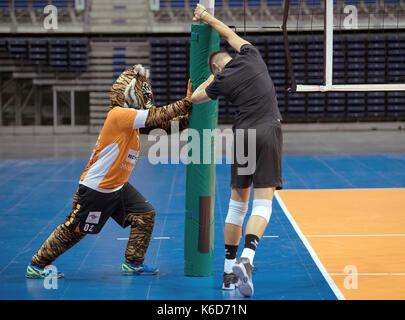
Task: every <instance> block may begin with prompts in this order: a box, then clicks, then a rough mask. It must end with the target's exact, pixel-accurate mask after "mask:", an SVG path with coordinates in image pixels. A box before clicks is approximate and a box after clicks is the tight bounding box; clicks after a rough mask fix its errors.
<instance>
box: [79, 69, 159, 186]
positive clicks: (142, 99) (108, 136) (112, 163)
mask: <svg viewBox="0 0 405 320" xmlns="http://www.w3.org/2000/svg"><path fill="white" fill-rule="evenodd" d="M148 75H149V74H148V70H146V69H145V68H143V67H142V66H141V65H135V66H134V67H133V68H130V69H128V70H126V71H125V72H123V73H122V74H121V75H120V77H119V78H118V79H117V81H116V82H115V83H114V85H113V86H112V88H111V92H110V100H111V110H110V112H109V113H108V115H107V119H106V120H105V123H104V126H103V129H102V130H101V133H100V136H99V137H98V139H97V142H96V145H95V147H94V150H93V154H92V156H91V158H90V160H89V162H88V164H87V166H86V168H85V170H84V172H83V174H82V176H81V177H80V183H81V184H83V185H85V186H86V187H89V188H91V189H93V190H97V191H100V192H114V191H116V190H118V189H120V188H121V187H122V185H123V184H124V183H126V182H127V181H128V179H129V176H130V175H131V172H132V170H133V168H134V166H135V163H136V160H137V158H138V154H139V148H140V145H139V128H143V127H145V121H146V118H147V116H148V109H149V108H150V107H151V106H152V99H153V94H152V90H151V85H150V81H149V79H148Z"/></svg>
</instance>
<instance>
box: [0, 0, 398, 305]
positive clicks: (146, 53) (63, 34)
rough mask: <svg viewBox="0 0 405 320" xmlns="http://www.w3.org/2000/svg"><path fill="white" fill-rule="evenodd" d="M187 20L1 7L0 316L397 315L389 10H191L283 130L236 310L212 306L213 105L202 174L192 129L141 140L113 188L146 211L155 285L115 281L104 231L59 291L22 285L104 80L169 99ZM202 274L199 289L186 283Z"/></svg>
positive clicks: (281, 4) (75, 261) (117, 244)
mask: <svg viewBox="0 0 405 320" xmlns="http://www.w3.org/2000/svg"><path fill="white" fill-rule="evenodd" d="M197 3H198V1H192V0H119V1H110V0H87V1H86V0H0V16H1V19H0V33H1V35H0V71H1V73H0V247H1V248H2V250H1V251H0V300H243V299H250V300H385V299H388V300H404V299H405V250H404V249H405V133H404V130H405V1H404V0H374V1H373V0H358V1H356V0H350V1H349V0H347V1H345V0H325V1H322V0H319V1H317V0H215V1H200V3H202V4H204V5H206V6H207V8H208V5H210V4H214V6H213V7H212V8H209V10H210V12H211V13H212V14H213V15H214V16H215V17H217V18H218V19H219V20H221V21H223V22H224V23H225V24H226V25H227V26H229V27H230V28H231V29H232V30H234V31H235V32H236V33H237V34H238V35H240V36H241V37H243V38H244V39H246V40H247V41H249V42H250V43H251V44H252V45H254V46H255V47H256V48H257V49H258V50H259V51H260V53H261V56H262V58H263V60H264V62H265V63H266V65H267V68H268V70H267V71H268V72H269V74H270V77H271V78H272V80H273V82H274V85H275V88H276V93H277V101H278V108H279V110H280V113H281V115H282V117H283V120H282V130H283V157H282V176H283V189H282V190H278V191H276V192H275V194H274V198H273V202H272V203H273V207H272V214H271V217H270V221H269V224H268V226H267V228H266V230H265V232H264V234H263V237H262V239H261V240H260V243H259V246H258V250H257V253H256V256H255V260H254V270H253V282H254V295H253V296H252V297H251V298H244V297H243V296H242V295H241V294H240V293H239V291H238V290H222V289H221V286H222V277H223V271H224V270H223V268H224V254H225V253H224V227H225V219H226V216H227V212H228V204H229V199H230V195H231V188H230V175H231V164H230V160H231V158H232V153H231V152H230V148H231V145H230V144H229V143H227V142H228V141H229V140H228V139H227V138H228V137H229V136H232V131H231V128H232V124H233V121H234V118H235V114H236V113H237V110H236V108H235V107H234V106H233V105H231V104H230V103H229V102H227V101H226V100H225V99H223V98H222V97H220V98H219V101H218V102H215V103H214V104H213V107H212V110H211V111H212V114H213V117H214V118H213V119H214V122H213V125H214V128H215V129H218V130H219V131H218V132H219V133H220V136H219V138H218V137H217V139H216V140H215V143H213V140H212V139H211V140H208V141H206V140H204V139H201V150H202V151H201V153H204V152H207V150H211V151H213V154H212V155H211V159H213V160H214V161H211V163H210V164H208V167H209V168H208V173H207V172H206V171H207V170H205V169H206V167H204V168H203V169H201V167H199V166H207V165H206V164H201V165H200V164H196V165H194V164H190V163H188V162H187V157H188V156H190V153H189V152H188V151H187V150H189V149H187V145H188V144H189V142H190V136H187V135H188V134H190V133H189V132H191V130H190V129H191V128H193V126H196V127H198V126H199V125H200V124H201V122H203V121H204V119H203V118H201V119H200V118H198V119H197V118H194V119H193V118H191V119H192V120H190V124H189V129H188V130H184V131H182V132H181V133H179V132H176V131H174V132H172V134H171V135H168V136H166V135H165V134H163V133H162V132H155V131H153V130H143V129H141V134H140V152H139V155H138V158H137V160H136V165H135V168H134V170H133V172H132V174H131V176H130V178H129V180H128V181H129V182H130V183H131V184H132V185H133V186H134V187H135V188H136V189H137V190H139V191H140V192H142V194H143V195H144V196H145V198H146V199H147V200H148V201H149V202H150V203H151V204H152V205H153V207H154V208H155V211H156V218H155V224H154V228H153V233H152V237H151V240H150V244H149V248H148V250H147V253H146V256H145V262H146V263H148V264H150V265H153V266H156V267H158V268H159V270H160V273H159V274H158V275H153V276H123V275H122V274H121V264H122V263H123V261H124V252H125V248H126V244H127V241H128V239H129V235H130V234H129V228H125V229H124V228H121V227H120V226H119V225H118V224H117V223H116V222H115V221H114V220H113V219H109V220H108V221H107V223H106V224H105V226H104V228H103V229H102V231H101V232H100V233H97V234H94V235H91V234H89V235H87V236H86V237H85V238H84V239H83V240H81V241H80V242H79V243H78V244H77V245H75V246H74V247H73V248H71V249H70V250H68V251H67V252H65V253H64V254H63V255H61V256H60V257H59V258H58V259H57V260H56V261H55V263H54V265H55V266H56V267H57V269H58V271H60V272H63V273H64V277H63V278H61V279H55V278H53V279H51V281H47V279H27V278H26V277H25V273H26V269H27V265H29V264H30V261H31V257H32V256H33V255H34V254H35V252H36V251H37V250H38V249H39V248H40V247H41V245H42V243H43V242H44V241H45V240H46V239H47V237H48V236H49V235H50V234H51V233H52V231H53V230H54V229H55V228H56V227H57V226H58V225H59V224H61V223H62V222H63V221H65V219H66V217H67V216H68V215H69V214H70V212H71V209H72V201H73V197H74V195H75V192H76V189H77V188H78V183H79V178H80V176H81V174H82V172H83V170H84V169H85V167H86V164H87V163H88V161H89V158H90V157H91V156H92V152H93V148H94V147H95V144H96V141H97V139H98V136H99V134H100V131H101V129H102V127H103V124H104V121H105V120H106V117H107V114H108V112H109V110H110V108H109V107H110V89H111V86H112V85H113V83H114V82H115V81H116V80H117V78H118V77H119V76H120V74H121V73H122V72H123V71H125V70H126V69H128V68H130V67H132V66H134V65H135V64H142V65H144V66H145V67H147V68H148V69H149V70H150V77H151V84H152V90H153V96H154V104H155V105H156V106H159V107H160V106H164V105H168V104H169V103H172V102H174V101H176V100H179V99H182V98H183V97H185V95H186V91H187V81H188V79H189V78H190V77H191V79H192V80H193V77H195V68H196V67H195V65H196V62H195V60H196V54H195V46H196V44H195V42H198V41H199V40H200V39H202V38H203V36H202V35H200V34H196V32H195V31H193V30H195V29H193V28H194V27H195V26H194V25H198V24H201V23H199V22H193V21H192V20H193V12H194V9H195V8H196V5H197ZM55 8H56V10H55ZM210 41H216V40H212V39H211V40H210ZM210 43H211V42H210ZM193 46H194V47H193ZM217 46H218V47H219V48H221V49H223V50H226V51H228V52H230V54H231V55H232V56H234V55H235V52H234V51H233V49H232V48H231V47H230V46H229V45H228V44H227V43H226V41H225V40H224V39H221V40H218V39H217ZM193 48H194V49H193ZM193 50H194V51H193ZM202 65H203V68H208V66H206V65H205V63H203V64H202ZM198 67H199V66H198ZM193 70H194V71H193ZM204 70H205V69H204ZM193 72H194V73H193ZM204 72H206V71H200V69H198V72H197V73H198V74H200V73H201V74H206V73H204ZM190 74H191V76H190ZM193 74H194V75H193ZM197 78H198V77H197ZM197 78H195V79H197ZM193 86H194V83H193ZM193 88H194V87H193ZM196 106H197V107H196ZM195 108H198V105H193V110H195ZM200 112H201V109H200ZM191 117H192V115H191ZM206 123H208V121H206ZM209 126H210V127H209V128H210V129H213V127H212V123H209ZM200 129H201V128H200ZM187 137H188V138H187ZM165 139H166V140H165ZM187 139H189V140H187ZM221 141H222V143H220V142H221ZM159 142H160V143H161V144H159V146H163V145H164V143H167V144H166V146H167V148H163V147H162V148H160V149H159V148H157V146H158V143H159ZM188 147H189V148H190V145H188ZM158 149H159V150H158ZM192 170H197V171H192ZM204 170H205V171H204ZM190 172H192V174H193V176H192V174H191V173H190ZM196 172H197V173H196ZM195 175H196V176H198V178H190V176H192V177H194V176H195ZM207 179H210V181H211V182H209V184H210V186H211V187H212V188H211V189H210V190H209V194H203V193H199V192H201V191H199V190H202V187H201V188H200V185H205V180H207ZM195 190H197V191H195ZM194 192H196V193H198V196H200V198H201V197H206V196H209V201H210V203H211V206H210V207H209V210H208V216H204V212H205V211H204V210H202V211H201V210H200V212H195V211H193V209H190V205H189V203H190V201H191V200H190V199H193V198H191V194H193V193H194ZM191 202H192V201H191ZM197 208H198V207H197ZM200 209H201V205H200ZM250 211H251V205H250V207H249V212H248V215H249V214H250ZM190 212H191V217H190ZM201 212H203V213H201ZM193 213H194V214H193ZM205 213H206V212H205ZM201 219H204V221H202V220H201ZM246 221H247V219H246ZM246 221H245V225H244V226H243V235H244V234H245V232H244V230H245V227H246ZM194 242H198V247H197V246H196V247H193V246H192V245H191V244H193V243H194ZM200 242H204V243H203V245H202V247H204V246H205V245H206V246H207V248H208V249H207V248H203V249H201V247H200ZM190 250H191V251H192V252H191V254H190ZM242 250H243V239H242V241H241V245H240V246H239V249H238V255H239V254H240V253H241V251H242ZM197 251H198V254H197ZM197 256H198V259H197V258H196V257H197ZM188 259H191V260H192V261H191V262H190V261H189V260H188ZM193 259H195V260H193ZM199 259H201V260H199ZM186 260H187V261H188V262H186ZM201 261H204V262H203V263H204V264H205V263H206V264H207V267H206V268H205V269H206V271H207V272H206V273H205V274H194V273H193V272H191V273H190V272H189V270H187V267H186V264H187V263H188V264H189V266H190V264H191V266H193V264H198V263H200V262H201ZM201 263H202V262H201Z"/></svg>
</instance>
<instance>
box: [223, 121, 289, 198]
mask: <svg viewBox="0 0 405 320" xmlns="http://www.w3.org/2000/svg"><path fill="white" fill-rule="evenodd" d="M251 129H253V130H255V132H256V137H255V140H252V138H251V139H250V140H249V132H248V130H251ZM236 130H243V131H240V132H243V136H238V135H237V132H236ZM236 130H234V147H233V161H232V165H231V187H232V189H235V188H236V189H240V188H249V187H250V186H251V184H252V183H253V187H254V188H273V187H275V188H276V189H277V190H279V189H282V188H283V183H282V174H281V161H282V160H281V158H282V145H283V135H282V132H281V124H280V123H263V124H259V125H257V126H255V127H252V128H249V129H236ZM251 137H253V136H252V135H251ZM254 143H255V145H256V152H252V150H253V149H252V145H253V144H254ZM242 146H243V148H242V151H243V152H242V151H240V150H241V147H242ZM249 146H250V147H251V152H250V154H248V151H249ZM238 149H239V151H238ZM237 152H239V153H241V152H242V155H243V156H244V157H241V156H239V159H241V160H243V161H240V160H238V157H237ZM246 160H248V161H246ZM244 171H245V172H244Z"/></svg>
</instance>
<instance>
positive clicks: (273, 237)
mask: <svg viewBox="0 0 405 320" xmlns="http://www.w3.org/2000/svg"><path fill="white" fill-rule="evenodd" d="M278 237H279V236H263V238H278Z"/></svg>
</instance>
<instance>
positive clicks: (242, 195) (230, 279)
mask: <svg viewBox="0 0 405 320" xmlns="http://www.w3.org/2000/svg"><path fill="white" fill-rule="evenodd" d="M249 197H250V187H249V188H243V189H232V193H231V199H230V201H229V208H228V214H227V217H226V220H225V263H224V284H223V286H222V288H223V289H225V290H232V289H235V283H236V281H237V279H236V277H235V276H234V275H233V274H232V266H233V264H234V263H235V261H236V253H237V251H238V246H239V242H240V238H241V235H242V225H243V221H244V220H245V216H246V213H247V211H248V207H249Z"/></svg>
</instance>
